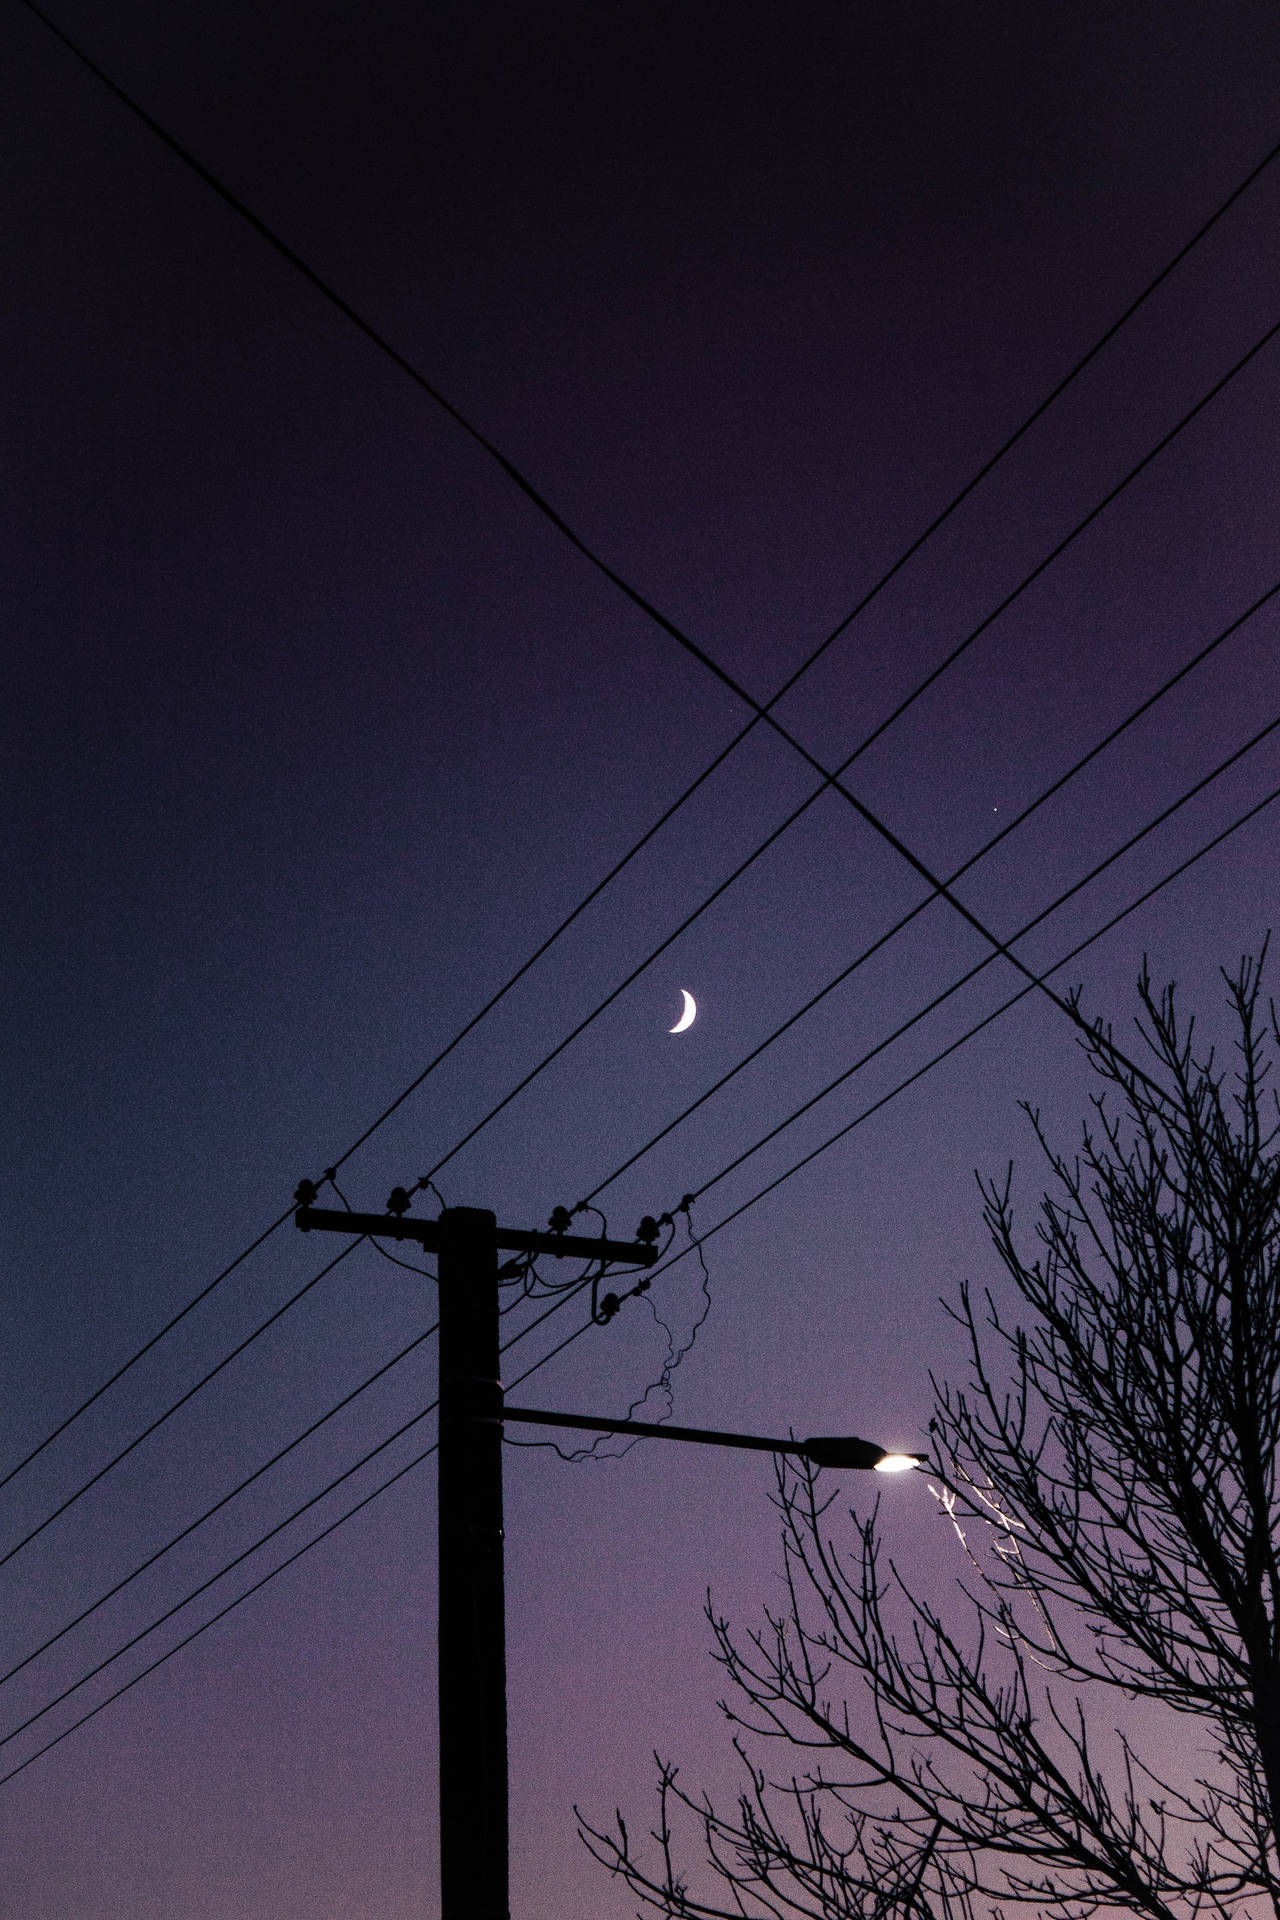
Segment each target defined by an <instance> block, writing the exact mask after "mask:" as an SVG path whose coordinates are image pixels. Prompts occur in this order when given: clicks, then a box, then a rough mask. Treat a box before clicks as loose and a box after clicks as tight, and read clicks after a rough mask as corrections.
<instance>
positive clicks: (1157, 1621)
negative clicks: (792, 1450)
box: [579, 948, 1280, 1920]
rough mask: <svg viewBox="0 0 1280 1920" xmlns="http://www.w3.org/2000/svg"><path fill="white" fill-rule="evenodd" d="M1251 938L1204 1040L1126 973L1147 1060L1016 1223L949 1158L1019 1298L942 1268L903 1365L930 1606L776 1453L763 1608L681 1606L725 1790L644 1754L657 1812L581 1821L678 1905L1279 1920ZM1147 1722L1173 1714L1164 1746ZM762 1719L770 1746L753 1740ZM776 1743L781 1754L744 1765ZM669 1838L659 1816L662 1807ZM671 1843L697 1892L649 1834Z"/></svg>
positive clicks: (1048, 1150) (1264, 1021)
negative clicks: (931, 1337) (944, 1292)
mask: <svg viewBox="0 0 1280 1920" xmlns="http://www.w3.org/2000/svg"><path fill="white" fill-rule="evenodd" d="M1264 958H1265V948H1264V950H1263V954H1262V955H1260V956H1259V957H1258V959H1257V960H1256V961H1254V960H1245V961H1243V962H1242V963H1241V965H1240V967H1239V969H1238V971H1237V972H1236V973H1235V974H1234V975H1227V974H1224V975H1223V978H1224V980H1226V983H1227V987H1228V990H1229V997H1230V1003H1231V1008H1232V1011H1233V1023H1234V1029H1235V1033H1234V1037H1235V1045H1236V1049H1237V1058H1236V1060H1235V1062H1234V1066H1233V1068H1232V1069H1231V1070H1230V1071H1229V1072H1228V1071H1224V1070H1222V1069H1220V1068H1219V1066H1218V1065H1217V1063H1216V1061H1215V1058H1214V1056H1213V1054H1212V1052H1210V1053H1208V1054H1207V1055H1206V1056H1205V1057H1203V1058H1198V1057H1197V1053H1196V1052H1195V1051H1193V1039H1194V1032H1193V1029H1194V1023H1193V1022H1187V1023H1183V1022H1182V1021H1181V1019H1180V1016H1179V1012H1178V1009H1177V1007H1176V1005H1175V995H1174V990H1173V989H1172V988H1168V989H1166V990H1165V991H1164V992H1163V993H1161V994H1159V995H1157V994H1155V993H1154V992H1153V990H1152V987H1151V984H1150V979H1149V976H1148V975H1147V974H1146V973H1145V970H1144V975H1143V978H1142V979H1141V980H1140V982H1139V993H1140V996H1141V1002H1142V1014H1141V1016H1140V1018H1139V1020H1138V1023H1137V1024H1138V1028H1139V1031H1140V1033H1141V1035H1142V1037H1143V1040H1144V1042H1145V1045H1146V1048H1147V1051H1148V1055H1149V1058H1148V1062H1147V1070H1146V1071H1144V1070H1135V1069H1134V1068H1133V1066H1132V1065H1131V1064H1130V1063H1129V1062H1127V1061H1126V1060H1125V1059H1124V1057H1123V1056H1122V1055H1120V1054H1118V1053H1117V1052H1115V1051H1113V1050H1112V1046H1111V1035H1110V1033H1109V1032H1107V1031H1106V1030H1104V1029H1103V1028H1102V1027H1101V1026H1099V1027H1097V1028H1095V1029H1093V1030H1092V1033H1091V1037H1090V1038H1089V1039H1088V1040H1087V1041H1086V1042H1085V1045H1086V1048H1087V1051H1088V1054H1089V1057H1090V1061H1091V1065H1092V1067H1093V1068H1094V1070H1095V1072H1096V1074H1097V1075H1098V1076H1099V1078H1100V1080H1101V1082H1102V1083H1103V1085H1102V1088H1101V1090H1100V1092H1099V1093H1098V1094H1097V1095H1096V1096H1095V1098H1094V1099H1093V1102H1092V1106H1093V1113H1092V1117H1091V1118H1090V1120H1089V1121H1088V1122H1087V1123H1086V1125H1085V1127H1084V1130H1083V1139H1082V1142H1081V1145H1080V1150H1079V1152H1078V1154H1076V1155H1073V1156H1071V1157H1068V1156H1066V1155H1064V1154H1062V1153H1060V1152H1059V1151H1057V1150H1056V1149H1055V1148H1054V1147H1053V1146H1052V1145H1051V1143H1050V1140H1049V1138H1048V1135H1047V1131H1046V1129H1045V1128H1044V1126H1043V1125H1042V1122H1041V1119H1040V1116H1039V1114H1038V1113H1037V1112H1034V1111H1033V1110H1031V1109H1030V1108H1028V1109H1027V1113H1028V1117H1029V1120H1030V1123H1031V1126H1032V1128H1033V1129H1034V1132H1035V1136H1036V1139H1037V1141H1038V1143H1039V1148H1040V1150H1041V1151H1042V1153H1043V1155H1044V1158H1045V1161H1046V1162H1047V1166H1048V1170H1049V1191H1048V1192H1047V1193H1046V1195H1045V1197H1044V1199H1043V1200H1042V1202H1041V1206H1040V1211H1039V1216H1038V1220H1037V1222H1036V1229H1035V1237H1034V1240H1033V1243H1032V1244H1031V1245H1030V1246H1028V1245H1027V1244H1026V1242H1027V1236H1026V1235H1025V1234H1024V1233H1022V1232H1021V1231H1020V1230H1019V1229H1018V1228H1017V1227H1016V1225H1015V1218H1014V1209H1013V1203H1012V1198H1011V1173H1010V1174H1007V1175H1006V1176H1005V1177H1004V1178H1003V1179H1002V1180H1000V1181H996V1182H989V1181H988V1182H982V1181H980V1186H981V1189H982V1196H983V1203H984V1213H985V1219H986V1222H987V1225H988V1227H989V1229H990V1233H991V1237H992V1241H993V1244H994V1246H995V1249H996V1251H997V1253H998V1254H999V1256H1000V1259H1001V1261H1002V1262H1003V1264H1004V1267H1005V1269H1006V1270H1007V1273H1008V1275H1009V1276H1010V1278H1011V1280H1012V1282H1013V1285H1014V1287H1015V1288H1016V1290H1017V1293H1018V1295H1019V1296H1020V1301H1019V1305H1018V1308H1017V1311H1016V1314H1015V1315H1013V1316H1010V1315H1008V1314H1006V1313H1004V1312H1002V1311H1001V1309H999V1308H998V1307H997V1305H996V1303H995V1302H994V1301H993V1300H992V1298H991V1297H990V1296H989V1295H984V1296H983V1297H982V1298H981V1299H979V1300H975V1299H974V1298H973V1297H971V1295H970V1293H969V1292H968V1291H965V1292H963V1293H962V1294H961V1298H960V1301H959V1305H958V1307H956V1308H955V1309H953V1312H954V1317H955V1318H956V1320H957V1321H958V1323H959V1325H960V1327H961V1328H962V1329H963V1331H964V1334H965V1336H966V1339H967V1344H968V1348H969V1366H968V1375H969V1377H968V1380H967V1383H966V1384H965V1385H963V1386H960V1387H953V1386H947V1385H939V1384H938V1383H936V1382H935V1395H936V1407H935V1414H934V1419H933V1422H932V1433H933V1441H934V1446H933V1452H932V1456H931V1468H932V1474H933V1477H934V1480H935V1485H934V1492H935V1494H936V1495H937V1497H938V1502H939V1507H940V1511H941V1515H942V1519H943V1522H944V1524H946V1525H948V1526H949V1527H952V1528H954V1530H955V1533H954V1535H953V1536H952V1537H953V1538H955V1537H957V1536H958V1538H959V1540H960V1541H961V1542H962V1543H963V1548H964V1557H963V1558H962V1561H961V1564H962V1566H963V1567H964V1570H965V1571H964V1577H963V1578H962V1579H961V1580H960V1581H959V1582H958V1583H957V1585H956V1588H955V1590H954V1593H953V1594H952V1596H951V1599H950V1601H949V1602H948V1604H946V1605H945V1606H943V1605H935V1604H934V1602H933V1601H932V1600H926V1599H923V1598H921V1597H919V1595H918V1594H916V1593H913V1592H912V1591H911V1590H910V1589H909V1587H908V1586H907V1584H906V1582H905V1580H904V1579H903V1578H902V1577H901V1576H900V1575H899V1574H898V1573H897V1571H896V1569H895V1568H894V1567H893V1565H892V1564H891V1563H888V1562H886V1560H885V1557H884V1556H883V1555H882V1552H881V1548H880V1542H879V1537H878V1532H877V1525H876V1519H875V1515H874V1513H873V1514H872V1516H871V1518H869V1519H859V1518H858V1517H857V1516H856V1515H853V1514H851V1515H849V1521H850V1522H851V1529H852V1530H851V1532H848V1533H846V1534H845V1536H844V1538H843V1540H842V1541H838V1540H837V1539H836V1538H835V1537H834V1528H833V1518H832V1516H831V1515H830V1507H831V1498H832V1496H824V1492H823V1488H822V1482H821V1480H820V1477H819V1476H818V1474H817V1470H816V1469H813V1468H808V1469H806V1468H805V1467H804V1466H803V1465H802V1466H800V1467H798V1468H796V1467H791V1466H784V1465H783V1464H782V1463H779V1467H778V1496H777V1498H778V1505H779V1507H780V1511H781V1516H782V1542H783V1563H784V1569H785V1576H786V1585H787V1592H788V1595H789V1599H788V1603H787V1605H786V1606H785V1607H784V1608H783V1609H782V1610H781V1611H780V1612H779V1613H777V1614H766V1615H765V1622H764V1625H763V1626H761V1627H759V1628H757V1629H755V1630H753V1631H749V1632H746V1633H745V1634H744V1633H741V1632H739V1631H736V1630H735V1629H733V1628H732V1627H731V1626H730V1624H729V1622H728V1621H727V1620H726V1619H724V1618H722V1617H721V1616H720V1615H719V1614H718V1613H716V1612H715V1611H714V1610H713V1609H712V1608H711V1606H710V1603H708V1618H709V1620H710V1622H711V1626H712V1629H713V1632H714V1637H715V1654H716V1658H717V1659H718V1660H719V1661H720V1662H721V1664H722V1665H723V1667H724V1670H725V1672H726V1674H727V1676H728V1682H729V1689H730V1691H729V1697H728V1699H727V1700H726V1701H725V1702H723V1703H722V1705H723V1710H724V1712H725V1714H726V1715H727V1717H728V1719H729V1721H730V1723H731V1725H732V1726H733V1728H734V1736H733V1737H734V1743H735V1745H736V1746H737V1748H738V1752H739V1754H740V1755H741V1758H742V1762H743V1765H744V1768H745V1770H746V1771H745V1778H744V1788H743V1791H742V1792H741V1794H740V1796H739V1798H738V1802H737V1805H736V1806H735V1807H733V1809H732V1810H731V1811H719V1810H717V1809H716V1807H715V1806H714V1805H713V1804H712V1803H711V1801H710V1800H709V1799H707V1798H705V1797H700V1796H698V1795H696V1794H694V1793H691V1792H689V1791H688V1790H686V1788H685V1787H684V1786H683V1785H682V1783H681V1782H680V1780H679V1778H678V1774H677V1769H676V1767H675V1766H673V1765H671V1764H669V1763H667V1762H664V1761H662V1760H659V1761H658V1794H659V1802H660V1811H659V1819H658V1823H657V1826H656V1828H655V1830H654V1831H653V1833H652V1834H651V1835H650V1837H649V1839H648V1840H647V1841H643V1842H637V1841H635V1840H633V1838H632V1835H631V1833H630V1832H629V1830H628V1827H627V1825H626V1822H625V1821H624V1819H623V1817H622V1815H621V1813H619V1814H617V1815H616V1816H615V1825H614V1826H613V1827H612V1828H608V1829H603V1828H597V1827H594V1826H592V1825H591V1824H590V1823H589V1822H588V1821H587V1820H586V1819H585V1818H584V1816H583V1815H582V1814H581V1813H580V1814H579V1821H580V1825H581V1828H582V1833H583V1837H584V1839H585V1841H586V1843H587V1845H588V1846H589V1847H590V1849H591V1851H592V1852H593V1853H594V1854H595V1856H596V1857H597V1859H599V1860H600V1861H601V1862H602V1863H603V1864H604V1865H605V1866H607V1867H609V1868H610V1869H611V1870H612V1871H613V1872H614V1873H616V1874H619V1875H621V1876H622V1878H623V1879H624V1880H625V1881H626V1883H627V1884H628V1886H629V1888H630V1889H631V1891H632V1892H633V1893H634V1894H635V1895H636V1896H637V1898H638V1900H639V1901H640V1903H641V1905H642V1906H648V1907H650V1908H656V1909H658V1910H659V1911H660V1912H663V1913H665V1914H668V1915H673V1916H675V1915H678V1916H683V1917H684V1920H719V1917H720V1916H723V1917H724V1920H730V1916H732V1920H743V1916H766V1915H767V1916H771V1917H776V1920H783V1916H810V1915H811V1916H822V1920H829V1917H830V1916H839V1917H840V1920H881V1916H884V1917H885V1920H888V1916H890V1915H903V1916H906V1915H915V1916H930V1917H932V1920H978V1917H979V1916H983V1917H985V1916H998V1915H1001V1914H1007V1913H1011V1912H1014V1911H1017V1910H1019V1909H1021V1910H1024V1911H1025V1910H1026V1909H1028V1908H1030V1909H1034V1910H1035V1911H1036V1912H1037V1913H1038V1914H1041V1915H1045V1916H1053V1917H1055V1920H1077V1917H1078V1916H1084V1915H1089V1914H1095V1913H1104V1912H1105V1913H1114V1912H1121V1911H1129V1912H1134V1913H1142V1914H1152V1915H1158V1916H1160V1917H1161V1920H1190V1916H1197V1917H1198V1916H1202V1915H1224V1916H1225V1915H1227V1914H1237V1915H1248V1916H1249V1917H1250V1920H1253V1916H1255V1915H1260V1914H1262V1913H1263V1912H1269V1913H1272V1914H1276V1915H1280V1863H1278V1861H1277V1850H1276V1831H1277V1815H1278V1814H1280V1534H1278V1531H1277V1524H1278V1521H1280V1512H1278V1509H1277V1495H1276V1450H1277V1444H1278V1443H1280V1261H1278V1260H1277V1239H1278V1237H1280V1153H1278V1152H1277V1135H1278V1133H1280V1118H1278V1115H1277V1103H1276V1098H1275V1095H1274V1092H1273V1091H1272V1090H1271V1089H1270V1088H1268V1087H1267V1085H1266V1081H1267V1075H1268V1071H1269V1059H1270V1056H1271V1054H1272V1050H1273V1049H1274V1047H1275V1046H1276V1045H1277V1044H1280V1029H1278V1028H1277V1021H1276V1013H1275V1008H1274V1006H1271V1007H1270V1008H1269V1009H1267V1008H1265V1007H1264V1006H1263V1005H1262V1004H1261V1003H1260V992H1259V987H1260V980H1261V974H1262V965H1263V960H1264ZM1171 1732H1172V1735H1173V1738H1172V1739H1170V1733H1171ZM769 1742H773V1743H775V1744H774V1746H773V1748H772V1749H770V1748H769V1747H768V1743H769ZM782 1750H785V1763H786V1772H785V1775H784V1777H782V1778H775V1777H774V1775H775V1772H776V1767H774V1768H773V1770H771V1767H770V1766H765V1765H762V1764H761V1761H760V1759H759V1758H758V1757H757V1756H758V1755H759V1754H761V1753H762V1752H766V1753H768V1754H769V1755H770V1759H771V1763H772V1760H773V1757H774V1756H776V1755H777V1754H778V1753H779V1752H780V1751H782ZM690 1828H692V1831H690ZM685 1851H688V1852H691V1853H692V1854H693V1855H694V1856H695V1868H696V1874H697V1879H696V1883H695V1881H694V1880H692V1879H687V1878H686V1877H685V1875H684V1873H683V1872H682V1870H681V1866H680V1860H681V1858H682V1855H683V1853H684V1852H685Z"/></svg>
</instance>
